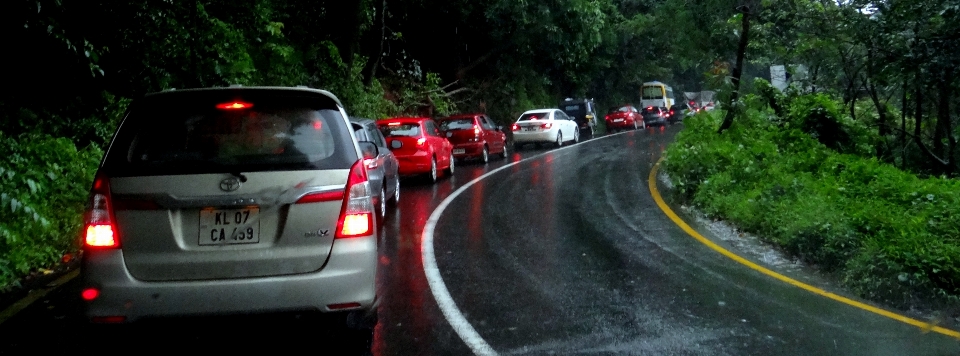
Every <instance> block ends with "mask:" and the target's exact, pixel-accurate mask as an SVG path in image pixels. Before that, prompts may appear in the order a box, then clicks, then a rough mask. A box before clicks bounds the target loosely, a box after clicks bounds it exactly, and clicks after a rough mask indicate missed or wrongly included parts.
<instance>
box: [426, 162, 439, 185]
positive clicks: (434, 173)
mask: <svg viewBox="0 0 960 356" xmlns="http://www.w3.org/2000/svg"><path fill="white" fill-rule="evenodd" d="M427 178H428V179H430V183H436V182H437V158H436V157H433V159H432V160H430V173H429V174H428V175H427Z"/></svg>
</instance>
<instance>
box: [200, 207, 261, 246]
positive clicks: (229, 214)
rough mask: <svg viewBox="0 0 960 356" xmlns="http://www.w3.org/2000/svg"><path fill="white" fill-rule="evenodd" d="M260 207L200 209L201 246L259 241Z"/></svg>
mask: <svg viewBox="0 0 960 356" xmlns="http://www.w3.org/2000/svg"><path fill="white" fill-rule="evenodd" d="M259 214H260V208H244V209H204V210H200V232H199V233H198V236H199V238H198V239H199V241H200V245H201V246H208V245H234V244H255V243H259V242H260V219H259V218H258V215H259Z"/></svg>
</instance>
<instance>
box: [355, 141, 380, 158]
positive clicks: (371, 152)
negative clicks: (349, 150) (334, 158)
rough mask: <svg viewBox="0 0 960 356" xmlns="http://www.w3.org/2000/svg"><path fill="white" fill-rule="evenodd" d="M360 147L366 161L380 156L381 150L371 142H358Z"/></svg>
mask: <svg viewBox="0 0 960 356" xmlns="http://www.w3.org/2000/svg"><path fill="white" fill-rule="evenodd" d="M357 144H359V145H360V152H362V153H363V158H364V159H371V158H377V156H379V155H380V149H378V148H377V145H374V144H373V142H370V141H360V142H357Z"/></svg>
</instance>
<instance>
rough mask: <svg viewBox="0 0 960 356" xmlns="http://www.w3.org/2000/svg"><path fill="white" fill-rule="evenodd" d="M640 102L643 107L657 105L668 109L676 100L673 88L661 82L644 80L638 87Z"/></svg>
mask: <svg viewBox="0 0 960 356" xmlns="http://www.w3.org/2000/svg"><path fill="white" fill-rule="evenodd" d="M640 103H641V104H642V105H643V107H645V108H646V107H650V106H657V107H661V108H664V109H667V110H669V109H670V108H672V107H673V105H674V104H675V103H676V101H675V100H674V99H673V88H671V87H670V86H669V85H666V84H663V83H661V82H646V83H643V86H642V87H640Z"/></svg>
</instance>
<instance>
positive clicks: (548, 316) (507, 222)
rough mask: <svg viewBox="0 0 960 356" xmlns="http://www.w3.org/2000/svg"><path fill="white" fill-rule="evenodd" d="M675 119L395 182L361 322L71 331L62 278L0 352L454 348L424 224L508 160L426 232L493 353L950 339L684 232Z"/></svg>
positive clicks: (927, 349)
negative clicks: (673, 197) (667, 190)
mask: <svg viewBox="0 0 960 356" xmlns="http://www.w3.org/2000/svg"><path fill="white" fill-rule="evenodd" d="M679 129H680V126H675V127H670V128H668V129H666V130H663V131H661V130H659V129H648V130H646V131H636V132H627V133H623V134H617V135H613V136H609V137H604V138H600V139H596V140H591V141H588V142H584V143H582V144H579V145H575V146H572V147H568V148H564V149H560V150H555V149H552V148H544V149H534V148H533V147H532V146H527V148H526V149H524V150H523V151H521V152H519V153H515V152H511V154H510V157H508V158H507V159H505V160H504V159H499V158H495V159H492V160H491V162H490V163H488V164H486V165H482V164H475V163H469V162H468V163H463V164H461V165H459V166H458V167H457V170H456V172H455V174H454V176H453V177H446V178H444V179H442V180H441V181H440V182H438V183H437V184H433V185H431V184H426V183H424V182H421V181H416V180H406V181H404V182H403V183H402V188H401V189H402V194H401V201H400V203H399V204H398V206H396V207H394V208H392V210H391V211H390V213H391V215H390V216H388V217H387V219H386V221H385V222H384V228H383V231H382V236H381V240H382V241H381V251H382V252H381V258H380V274H379V276H380V278H379V283H380V284H381V286H380V290H381V293H382V295H383V301H382V303H381V306H380V323H379V324H378V325H377V326H376V328H375V329H374V330H373V332H372V333H350V332H345V331H343V330H340V329H337V328H334V327H333V326H332V325H329V324H330V323H324V322H319V323H318V321H323V320H322V319H320V318H318V317H317V316H314V315H299V314H271V315H258V316H238V317H230V318H222V317H217V318H191V319H177V320H163V321H158V322H153V323H148V324H143V325H137V326H133V327H124V328H117V329H95V330H87V329H85V328H82V327H81V326H80V325H81V324H80V323H79V321H78V319H77V317H76V310H77V309H78V308H77V306H78V304H77V301H76V298H74V296H76V295H77V293H78V292H77V286H76V283H75V282H71V283H68V284H67V285H65V286H62V287H60V288H59V289H57V290H55V291H54V292H53V293H51V294H50V295H48V296H47V297H46V298H44V299H41V300H40V301H38V302H37V303H35V304H34V305H32V306H31V307H30V308H28V309H26V310H24V311H23V312H22V313H20V314H19V315H17V316H16V317H14V318H13V319H11V320H9V321H7V322H6V323H4V324H2V325H0V338H2V343H0V353H2V354H23V353H27V352H30V353H36V352H41V353H46V351H51V350H52V351H61V352H74V351H77V350H80V351H88V350H89V351H92V350H98V351H104V350H107V351H109V350H110V349H112V350H121V351H120V352H117V353H127V352H126V351H136V350H140V351H150V350H158V349H165V350H177V351H180V352H188V351H191V350H198V349H203V350H218V351H230V350H233V351H246V352H251V350H252V349H250V347H264V346H266V347H269V348H270V349H273V350H274V351H281V350H309V351H310V352H308V353H318V354H352V355H364V354H373V355H465V354H469V353H470V348H469V347H468V346H467V345H466V344H465V343H464V342H463V341H462V340H461V339H460V338H459V336H458V335H457V334H456V333H455V332H454V330H453V328H452V327H451V326H450V324H449V323H448V322H447V320H446V319H445V318H444V316H443V314H442V313H441V312H440V310H439V308H438V306H437V302H436V301H435V300H434V297H433V294H432V293H431V291H430V287H429V286H428V283H427V280H426V277H425V275H424V271H423V261H422V257H421V244H420V239H421V234H422V232H423V227H424V223H425V222H426V221H427V219H428V218H429V216H430V215H431V213H432V212H433V211H434V209H435V208H436V207H437V206H438V205H439V204H440V203H441V201H443V199H444V198H446V197H447V196H449V195H450V194H451V193H453V192H454V191H455V190H456V189H457V188H459V187H461V186H463V185H464V184H465V183H467V182H469V181H471V180H473V179H475V178H477V177H479V176H481V175H483V174H484V173H486V172H489V171H491V170H494V169H496V168H499V167H502V166H504V165H507V164H509V163H511V162H516V161H520V160H524V161H523V162H521V163H519V164H516V165H513V166H510V167H508V168H506V169H504V170H501V171H500V172H498V173H495V174H493V175H491V176H489V177H487V178H485V179H484V180H482V181H480V182H478V183H476V184H474V185H473V186H471V187H470V188H468V189H466V190H464V191H463V192H462V193H461V194H460V196H459V197H457V198H456V199H455V200H453V201H452V202H451V204H450V205H449V206H448V207H447V208H446V210H445V211H444V213H443V215H442V216H441V218H440V220H439V222H438V224H437V226H436V228H435V234H434V236H435V242H434V247H435V251H436V259H437V264H438V267H439V270H440V274H441V276H442V277H443V281H444V282H445V284H446V287H447V288H448V289H449V291H450V294H451V296H452V297H453V301H454V302H455V303H456V305H457V306H458V307H459V309H460V311H461V312H462V314H463V315H464V316H465V317H466V319H467V321H468V322H469V323H470V324H471V325H472V326H473V327H474V328H475V329H476V331H477V332H478V333H479V335H480V336H481V337H482V338H483V339H484V340H485V341H486V342H487V343H488V344H489V345H490V346H491V347H492V348H493V349H494V350H496V351H497V352H498V353H500V354H533V355H540V354H639V355H661V354H662V355H820V354H823V355H960V342H958V341H957V340H955V339H952V338H949V337H946V336H942V335H939V334H935V333H922V332H921V331H920V330H918V329H917V328H915V327H912V326H908V325H906V324H902V323H900V322H897V321H893V320H891V319H887V318H885V317H881V316H877V315H875V314H872V313H869V312H866V311H862V310H860V309H855V308H853V307H850V306H847V305H843V304H839V303H837V302H834V301H831V300H828V299H825V298H822V297H819V296H816V295H813V294H811V293H809V292H806V291H803V290H800V289H797V288H795V287H792V286H789V285H787V284H785V283H783V282H780V281H777V280H774V279H772V278H770V277H768V276H765V275H762V274H760V273H758V272H755V271H753V270H751V269H749V268H747V267H744V266H741V265H739V264H736V263H735V262H733V261H731V260H729V259H727V258H726V257H723V256H721V255H720V254H718V253H716V252H714V251H713V250H710V249H708V248H707V247H705V246H704V245H702V244H700V243H699V242H697V241H696V240H694V239H692V238H691V237H689V236H688V235H686V234H685V233H684V232H683V231H682V230H681V229H680V228H679V227H677V226H676V225H675V224H674V223H673V222H672V221H670V220H669V219H668V218H667V217H666V216H665V215H664V214H663V213H662V212H661V211H660V210H659V208H657V206H656V204H655V203H654V201H653V199H652V197H651V195H650V192H649V190H648V189H647V177H648V175H649V173H650V170H651V168H652V167H653V165H654V164H655V163H656V161H657V159H658V158H659V156H660V153H661V151H662V150H663V149H664V148H665V147H666V145H667V144H668V143H669V142H670V141H671V140H672V138H673V135H674V134H675V133H676V132H677V131H678V130H679ZM674 210H676V211H679V209H676V208H675V209H674ZM687 221H692V219H687ZM700 230H701V232H703V233H704V235H706V236H707V237H711V236H710V235H709V234H707V233H706V231H704V230H705V229H700ZM755 262H758V263H761V262H760V261H755ZM783 272H784V273H787V274H792V275H791V277H794V278H797V279H801V280H805V281H809V280H815V279H816V278H815V276H805V275H803V273H804V272H802V271H795V270H791V271H783ZM134 353H137V352H134Z"/></svg>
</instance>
